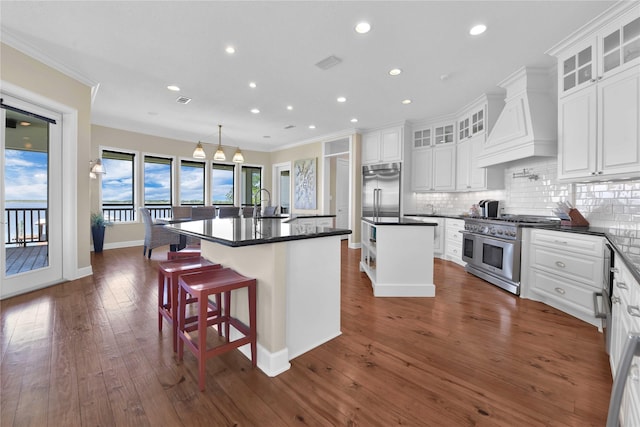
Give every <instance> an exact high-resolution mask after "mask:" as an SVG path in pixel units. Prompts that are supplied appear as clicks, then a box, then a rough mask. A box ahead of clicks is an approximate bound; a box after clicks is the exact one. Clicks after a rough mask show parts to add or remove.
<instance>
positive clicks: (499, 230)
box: [498, 228, 503, 236]
mask: <svg viewBox="0 0 640 427" xmlns="http://www.w3.org/2000/svg"><path fill="white" fill-rule="evenodd" d="M502 233H503V231H502V228H498V235H499V236H502Z"/></svg>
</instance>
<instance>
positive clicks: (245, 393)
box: [0, 246, 611, 427]
mask: <svg viewBox="0 0 640 427" xmlns="http://www.w3.org/2000/svg"><path fill="white" fill-rule="evenodd" d="M162 256H163V252H162V250H160V248H158V249H157V253H156V250H154V256H153V258H152V260H147V259H146V258H144V257H143V256H142V249H141V248H126V249H116V250H107V251H104V252H103V253H102V254H94V255H93V258H92V262H93V270H94V275H93V277H87V278H83V279H80V280H76V281H73V282H68V283H64V284H61V285H57V286H53V287H50V288H48V289H44V290H41V291H37V292H32V293H30V294H27V295H22V296H18V297H14V298H11V299H8V300H5V301H2V303H1V305H0V307H1V309H2V317H1V318H2V330H1V335H0V355H1V365H2V366H1V375H2V377H1V378H0V381H1V392H2V396H1V401H0V404H1V406H0V412H1V414H0V416H1V417H0V425H2V426H3V427H8V426H26V425H33V426H46V425H49V426H88V425H102V426H112V425H113V426H128V425H131V426H146V425H148V426H161V425H165V426H180V425H184V426H194V425H207V426H227V425H228V426H232V425H242V426H294V425H296V426H297V425H308V426H334V425H349V426H355V425H362V426H390V425H414V426H471V425H479V426H588V425H593V426H603V425H604V424H605V419H606V414H607V407H608V402H609V392H610V389H611V374H610V371H609V365H608V359H607V355H606V354H605V352H604V344H603V336H602V334H600V333H598V332H597V330H596V329H595V328H593V327H591V326H589V325H587V324H585V323H583V322H581V321H579V320H577V319H574V318H572V317H570V316H568V315H565V314H563V313H561V312H559V311H557V310H555V309H553V308H550V307H548V306H546V305H543V304H540V303H536V302H532V301H528V300H521V299H519V298H517V297H514V296H513V295H510V294H508V293H506V292H504V291H502V290H500V289H498V288H496V287H494V286H491V285H489V284H487V283H485V282H483V281H481V280H480V279H477V278H475V277H474V276H471V275H468V274H466V273H465V272H464V270H463V269H462V268H461V267H459V266H457V265H455V264H453V263H449V262H446V261H440V260H436V265H435V283H436V287H437V288H436V297H435V298H378V299H376V298H373V296H372V292H371V287H370V282H369V281H368V279H367V278H366V276H365V275H364V274H363V273H360V272H359V271H358V259H359V251H357V250H349V249H346V246H343V249H342V262H343V267H342V332H343V334H342V335H341V336H340V337H338V338H336V339H334V340H332V341H330V342H329V343H327V344H325V345H322V346H320V347H319V348H317V349H314V350H312V351H310V352H308V353H306V354H303V355H302V356H300V357H298V358H296V359H294V360H293V361H292V363H291V369H290V370H289V371H287V372H285V373H283V374H281V375H279V376H277V377H275V378H269V377H267V376H266V375H264V374H263V373H262V372H261V371H260V370H258V369H251V364H250V362H249V360H248V359H246V358H245V357H244V356H243V355H242V354H241V353H239V352H238V351H234V352H231V353H227V354H224V355H222V356H220V357H217V358H214V359H212V360H210V361H209V362H208V363H207V389H206V391H205V392H204V393H201V392H199V391H198V381H197V376H198V370H197V364H196V361H195V359H194V358H193V356H191V355H190V354H185V360H184V362H183V363H182V364H178V363H177V362H176V358H175V355H174V353H173V350H172V344H171V337H170V330H171V329H170V328H167V327H165V328H163V332H162V333H161V334H159V333H158V330H157V312H156V301H157V299H156V283H155V279H156V270H155V265H156V261H154V259H161V258H162ZM259 286H260V285H259V284H258V292H259V291H260V287H259ZM319 303H320V302H319ZM210 335H215V334H210Z"/></svg>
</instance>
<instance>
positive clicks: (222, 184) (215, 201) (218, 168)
mask: <svg viewBox="0 0 640 427" xmlns="http://www.w3.org/2000/svg"><path fill="white" fill-rule="evenodd" d="M234 170H235V166H234V165H222V164H219V163H214V164H213V165H212V167H211V204H212V205H233V190H234V179H233V175H234Z"/></svg>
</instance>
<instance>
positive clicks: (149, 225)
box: [140, 208, 180, 258]
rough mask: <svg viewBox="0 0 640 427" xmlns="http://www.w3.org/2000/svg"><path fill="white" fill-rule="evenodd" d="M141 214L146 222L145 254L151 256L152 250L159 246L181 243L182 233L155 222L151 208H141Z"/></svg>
mask: <svg viewBox="0 0 640 427" xmlns="http://www.w3.org/2000/svg"><path fill="white" fill-rule="evenodd" d="M140 214H141V215H142V221H143V222H144V247H143V251H142V255H143V256H145V255H147V256H148V258H151V251H152V250H153V249H155V248H157V247H159V246H165V245H178V244H180V235H179V234H178V233H174V232H171V231H169V230H167V229H166V228H165V227H164V225H163V224H155V223H154V222H153V219H152V218H151V212H150V211H149V209H147V208H140ZM147 251H148V254H147Z"/></svg>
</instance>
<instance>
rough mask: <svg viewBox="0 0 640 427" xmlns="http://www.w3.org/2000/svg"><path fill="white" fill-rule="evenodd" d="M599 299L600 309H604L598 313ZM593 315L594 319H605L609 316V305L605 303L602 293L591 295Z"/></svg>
mask: <svg viewBox="0 0 640 427" xmlns="http://www.w3.org/2000/svg"><path fill="white" fill-rule="evenodd" d="M599 298H602V307H603V308H604V311H600V304H598V299H599ZM593 315H594V316H595V317H596V319H606V318H607V317H608V315H609V304H607V301H605V298H604V292H594V293H593Z"/></svg>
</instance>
